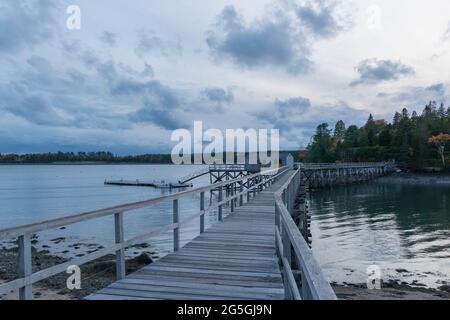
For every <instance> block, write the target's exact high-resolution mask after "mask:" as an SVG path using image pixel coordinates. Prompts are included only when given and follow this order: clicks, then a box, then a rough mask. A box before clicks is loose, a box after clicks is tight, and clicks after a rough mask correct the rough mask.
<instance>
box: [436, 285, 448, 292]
mask: <svg viewBox="0 0 450 320" xmlns="http://www.w3.org/2000/svg"><path fill="white" fill-rule="evenodd" d="M438 289H439V290H441V291H445V292H448V293H450V285H448V284H444V285H443V286H440V287H439V288H438Z"/></svg>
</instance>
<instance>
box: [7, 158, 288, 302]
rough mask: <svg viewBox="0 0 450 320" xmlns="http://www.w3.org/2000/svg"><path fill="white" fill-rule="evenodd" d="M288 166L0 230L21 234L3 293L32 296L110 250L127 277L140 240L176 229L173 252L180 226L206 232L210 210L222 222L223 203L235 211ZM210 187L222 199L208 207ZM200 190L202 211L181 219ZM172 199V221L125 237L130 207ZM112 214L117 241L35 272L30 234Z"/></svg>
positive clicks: (120, 274) (119, 273)
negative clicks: (15, 269) (40, 285)
mask: <svg viewBox="0 0 450 320" xmlns="http://www.w3.org/2000/svg"><path fill="white" fill-rule="evenodd" d="M287 169H288V168H287V167H283V168H279V169H273V170H267V171H262V172H259V173H255V174H252V175H247V176H245V177H241V178H237V179H233V180H228V181H223V182H218V183H215V184H212V185H209V186H205V187H200V188H196V189H193V190H188V191H183V192H179V193H175V194H171V195H167V196H162V197H158V198H154V199H150V200H144V201H139V202H133V203H128V204H124V205H119V206H114V207H110V208H106V209H100V210H95V211H90V212H85V213H81V214H77V215H71V216H66V217H62V218H57V219H52V220H48V221H44V222H40V223H34V224H28V225H23V226H18V227H12V228H7V229H3V230H0V239H4V238H13V237H18V243H19V277H20V278H18V279H15V280H13V281H10V282H7V283H4V284H1V285H0V294H3V293H7V292H9V291H11V290H15V289H19V297H20V299H24V300H25V299H26V300H28V299H32V284H34V283H36V282H38V281H41V280H43V279H46V278H49V277H51V276H53V275H56V274H58V273H61V272H64V271H65V270H67V267H69V266H71V265H82V264H84V263H87V262H90V261H92V260H95V259H98V258H101V257H103V256H106V255H108V254H111V253H114V252H115V253H116V276H117V279H118V280H120V279H123V278H124V277H125V255H124V250H125V248H126V247H129V246H131V245H133V244H136V243H138V242H142V241H144V240H146V239H149V238H151V237H154V236H157V235H159V234H161V233H163V232H166V231H170V230H173V240H174V241H173V242H174V244H173V245H174V251H177V250H178V249H179V244H180V237H179V229H180V226H181V225H182V224H185V223H187V222H190V221H193V220H194V219H196V218H198V217H200V233H203V232H204V229H205V227H204V226H205V221H204V217H205V214H206V213H207V212H209V211H210V210H212V209H215V208H218V209H219V210H218V212H219V214H218V216H219V221H221V220H222V206H223V205H224V204H225V203H227V202H230V201H231V211H232V212H233V210H234V206H235V205H236V203H235V202H236V200H235V199H236V198H237V197H240V198H241V199H240V202H239V203H240V205H242V204H243V195H245V194H247V201H249V199H250V193H251V192H253V193H254V194H255V193H256V192H259V191H260V190H261V189H263V188H264V187H267V186H268V185H269V184H271V183H272V182H273V181H275V180H276V179H278V178H279V177H280V176H281V175H282V174H284V173H285V172H286V171H287ZM244 181H252V182H253V185H252V186H250V184H249V185H248V186H247V189H246V190H245V191H244V190H243V185H244ZM238 183H239V184H240V188H241V192H240V193H236V192H235V189H236V184H238ZM230 186H233V188H232V189H233V190H232V196H230V197H228V196H227V195H226V196H225V198H224V197H223V189H224V187H225V188H228V187H230ZM211 190H219V198H218V200H217V202H216V203H215V204H212V205H210V206H209V207H208V208H207V209H205V192H206V191H211ZM198 193H200V211H199V212H198V213H196V214H194V215H191V216H189V217H187V218H185V219H183V220H181V221H180V219H179V204H178V200H179V199H181V198H183V197H186V196H188V195H192V194H198ZM170 200H171V201H173V223H172V224H170V225H166V226H163V227H160V228H159V229H156V230H153V231H151V232H148V233H146V234H143V235H139V236H136V237H134V238H131V239H128V240H125V239H124V236H123V235H124V232H123V228H124V225H123V216H124V213H126V212H127V211H130V210H136V209H140V208H144V207H148V206H152V205H155V204H158V203H161V202H163V201H170ZM109 215H114V226H115V240H116V244H115V245H113V246H110V247H108V248H103V249H100V250H98V251H96V252H93V253H90V254H87V255H85V256H83V257H80V258H76V259H73V260H71V261H68V262H65V263H62V264H59V265H56V266H53V267H50V268H47V269H44V270H40V271H38V272H35V273H33V272H32V257H31V239H30V235H31V234H32V233H36V232H39V231H44V230H48V229H54V228H58V227H61V226H67V225H70V224H74V223H78V222H83V221H87V220H92V219H97V218H101V217H105V216H109Z"/></svg>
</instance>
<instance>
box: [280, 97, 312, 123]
mask: <svg viewBox="0 0 450 320" xmlns="http://www.w3.org/2000/svg"><path fill="white" fill-rule="evenodd" d="M275 105H276V106H277V107H278V111H279V113H280V115H281V116H282V117H283V118H286V117H290V116H292V115H297V114H299V113H303V112H305V111H307V110H308V109H309V108H310V107H311V101H310V100H309V99H307V98H303V97H295V98H289V99H288V100H284V101H283V100H279V99H277V100H275Z"/></svg>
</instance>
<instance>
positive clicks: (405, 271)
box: [395, 269, 409, 273]
mask: <svg viewBox="0 0 450 320" xmlns="http://www.w3.org/2000/svg"><path fill="white" fill-rule="evenodd" d="M395 271H396V272H398V273H407V272H409V271H408V270H406V269H395Z"/></svg>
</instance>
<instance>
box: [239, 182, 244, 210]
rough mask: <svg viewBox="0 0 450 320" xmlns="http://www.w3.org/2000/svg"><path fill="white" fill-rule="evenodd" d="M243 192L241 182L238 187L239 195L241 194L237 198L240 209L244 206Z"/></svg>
mask: <svg viewBox="0 0 450 320" xmlns="http://www.w3.org/2000/svg"><path fill="white" fill-rule="evenodd" d="M243 192H244V184H243V182H242V181H241V183H240V186H239V193H240V194H241V195H240V197H239V206H240V207H242V206H243V205H244V195H243V194H242V193H243Z"/></svg>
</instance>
